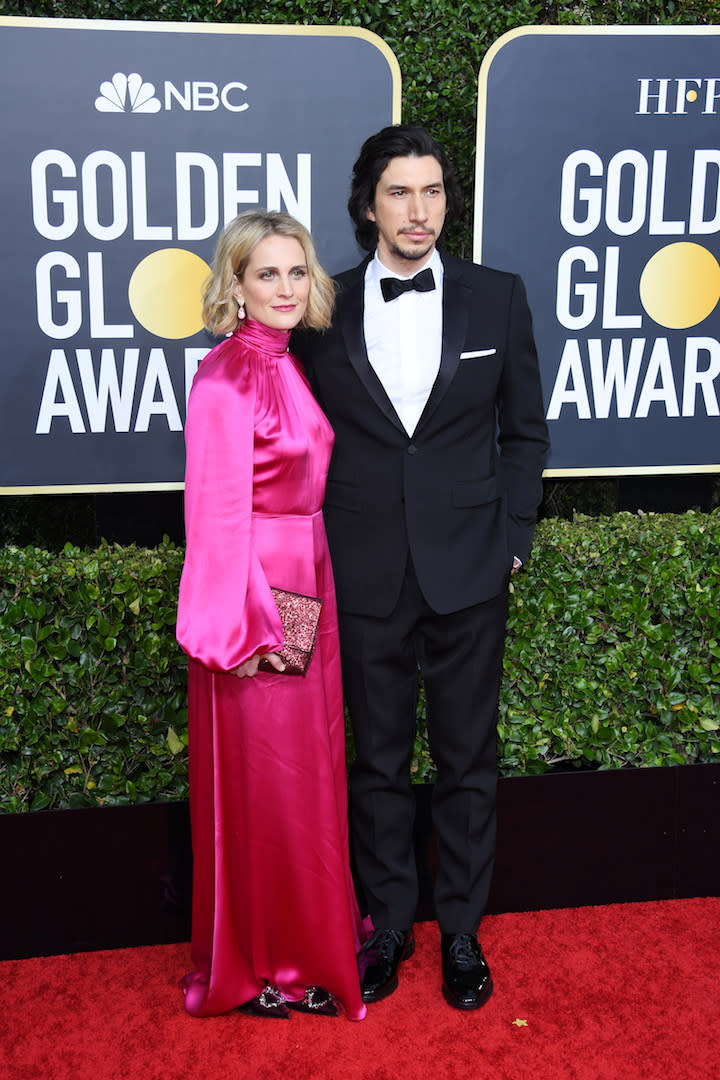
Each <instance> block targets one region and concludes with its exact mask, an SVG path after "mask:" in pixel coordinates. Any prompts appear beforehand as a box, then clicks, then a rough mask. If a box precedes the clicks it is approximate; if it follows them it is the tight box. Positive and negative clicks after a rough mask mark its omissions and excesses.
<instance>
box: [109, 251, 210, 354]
mask: <svg viewBox="0 0 720 1080" xmlns="http://www.w3.org/2000/svg"><path fill="white" fill-rule="evenodd" d="M209 274H210V267H209V266H208V264H207V263H206V262H205V260H204V259H201V258H200V256H199V255H195V254H194V253H193V252H192V251H185V250H184V249H183V248H163V249H161V250H160V251H153V252H152V254H151V255H147V256H146V257H145V258H144V259H143V260H142V262H140V263H138V265H137V266H136V267H135V270H134V271H133V274H132V277H131V278H130V284H129V286H128V299H129V301H130V308H131V310H132V313H133V315H134V316H135V318H136V319H137V321H138V322H139V323H140V325H141V326H143V327H144V328H145V329H146V330H147V331H149V333H151V334H156V335H157V336H158V337H161V338H172V339H177V338H186V337H192V336H193V334H197V333H198V331H199V330H202V326H203V321H202V286H203V282H204V281H205V279H206V278H207V277H208V275H209Z"/></svg>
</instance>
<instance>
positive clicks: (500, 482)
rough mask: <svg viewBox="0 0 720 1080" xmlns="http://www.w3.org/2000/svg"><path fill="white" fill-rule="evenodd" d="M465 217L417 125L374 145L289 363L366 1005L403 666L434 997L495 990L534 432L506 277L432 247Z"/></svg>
mask: <svg viewBox="0 0 720 1080" xmlns="http://www.w3.org/2000/svg"><path fill="white" fill-rule="evenodd" d="M460 206H461V197H460V192H459V188H458V185H457V181H456V179H455V176H454V173H453V170H452V168H451V166H450V164H449V162H448V159H447V157H446V155H445V152H444V150H443V149H442V147H440V146H439V145H438V144H437V143H436V142H435V140H433V139H432V138H431V137H430V136H429V135H428V134H426V133H425V132H424V131H422V130H420V129H418V128H413V127H408V126H402V125H398V126H393V127H388V128H384V129H383V130H382V131H380V132H379V133H378V134H377V135H374V136H372V137H371V138H369V139H368V140H367V141H366V142H365V144H364V145H363V147H362V150H361V152H360V156H359V158H358V160H357V162H356V163H355V167H354V171H353V179H352V190H351V195H350V200H349V203H348V208H349V211H350V215H351V217H352V219H353V221H354V223H355V227H356V236H357V239H358V242H359V243H360V245H361V246H362V247H363V248H364V249H365V250H366V251H368V252H370V253H371V255H370V256H369V257H368V258H367V259H366V260H365V261H364V262H363V263H362V264H361V265H360V266H357V267H355V269H353V270H349V271H347V272H346V273H343V274H340V275H339V277H338V279H337V284H338V296H337V306H336V312H335V317H334V321H333V326H332V328H331V329H330V330H328V331H327V332H323V333H313V334H306V335H304V336H303V335H300V337H299V338H298V341H297V350H296V351H297V352H299V353H300V355H301V356H302V358H303V360H304V361H305V364H306V369H307V372H308V376H309V378H310V381H311V384H312V387H313V389H314V392H315V394H316V396H317V399H318V401H319V402H320V404H321V406H322V407H323V409H324V410H325V413H326V414H327V416H328V418H329V419H330V422H331V424H332V426H333V428H334V430H335V449H334V454H333V458H332V462H331V466H330V473H329V477H328V484H327V496H326V504H325V519H326V526H327V532H328V538H329V542H330V550H331V555H332V559H333V566H334V571H335V578H336V587H337V595H338V607H339V613H340V637H341V646H342V657H343V680H344V687H345V696H346V700H347V703H348V708H349V711H350V716H351V720H352V725H353V732H354V740H355V751H356V758H355V761H354V763H353V765H352V769H351V780H350V783H351V804H352V835H353V842H354V853H355V861H356V868H357V872H358V876H359V878H360V883H361V886H362V890H363V892H364V893H365V897H366V900H367V904H368V908H369V913H370V915H371V917H372V921H373V925H374V928H375V932H374V934H373V935H372V937H371V939H370V941H369V942H368V943H367V944H366V946H365V947H364V949H363V951H362V953H361V956H360V975H361V981H362V992H363V1000H364V1001H367V1002H373V1001H379V1000H381V999H382V998H384V997H386V996H387V995H388V994H389V993H391V992H392V991H393V990H394V989H395V987H396V986H397V983H398V969H399V965H400V963H401V961H403V960H405V959H407V958H408V957H409V956H410V955H411V954H412V952H413V948H414V943H413V934H412V924H413V919H414V914H415V909H416V906H417V899H418V896H417V880H416V869H415V862H414V854H413V841H412V832H413V817H414V799H413V794H412V789H411V783H410V762H411V758H412V753H413V742H414V737H415V727H416V698H417V687H418V669H419V670H420V671H421V673H422V677H423V682H424V687H425V693H426V700H427V706H428V712H427V726H428V733H429V740H430V748H431V752H432V756H433V759H434V762H435V764H436V766H437V782H436V784H435V788H434V798H433V823H434V825H435V829H436V833H437V845H438V871H437V879H436V884H435V907H436V913H437V918H438V922H439V924H440V930H441V932H442V937H441V941H442V946H441V958H442V975H443V985H442V989H443V993H444V996H445V998H446V1000H447V1001H448V1002H449V1003H450V1004H451V1005H453V1006H455V1007H456V1008H459V1009H475V1008H478V1007H479V1006H481V1005H482V1004H484V1002H485V1001H486V1000H487V998H488V997H489V995H490V992H491V990H492V981H491V977H490V972H489V969H488V966H487V963H486V961H485V958H484V957H483V953H482V950H481V948H480V945H479V943H478V939H477V930H478V925H479V923H480V919H481V916H482V914H483V910H484V907H485V903H486V900H487V896H488V891H489V887H490V877H491V872H492V864H493V855H494V837H495V793H496V783H497V778H496V774H497V764H496V745H495V736H496V722H497V702H498V693H499V687H500V679H501V673H502V659H503V647H504V639H505V623H506V617H507V597H508V583H509V579H510V574H511V572H512V571H513V567H514V568H515V569H517V568H519V567H520V566H521V565H522V563H523V561H524V560H525V559H527V557H528V554H529V550H530V543H531V537H532V533H533V528H534V524H535V519H536V511H537V506H538V504H539V502H540V499H541V496H542V482H541V475H542V468H543V461H544V457H545V453H546V449H547V429H546V425H545V420H544V410H543V402H542V394H541V387H540V376H539V372H538V363H537V355H536V351H535V345H534V341H533V334H532V325H531V317H530V312H529V309H528V305H527V302H526V299H525V292H524V289H523V285H522V282H521V281H520V279H519V278H518V277H516V276H515V275H513V274H508V273H502V272H500V271H496V270H491V269H488V268H486V267H482V266H477V265H474V264H472V263H470V262H466V261H463V260H459V259H456V258H452V257H450V256H448V255H445V254H442V255H441V254H440V253H439V251H438V249H437V242H438V239H439V238H440V234H441V232H442V230H443V228H444V226H445V225H446V224H447V222H448V220H449V219H450V218H451V217H453V216H454V215H455V214H456V213H457V212H458V210H459V209H460ZM372 253H374V254H372Z"/></svg>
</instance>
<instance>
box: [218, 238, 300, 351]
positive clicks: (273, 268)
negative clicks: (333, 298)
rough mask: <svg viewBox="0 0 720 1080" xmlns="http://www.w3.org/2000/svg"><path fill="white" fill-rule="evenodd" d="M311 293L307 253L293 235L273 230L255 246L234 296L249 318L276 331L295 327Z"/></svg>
mask: <svg viewBox="0 0 720 1080" xmlns="http://www.w3.org/2000/svg"><path fill="white" fill-rule="evenodd" d="M309 294H310V277H309V274H308V268H307V262H306V260H305V252H304V251H303V248H302V244H301V243H300V241H299V240H296V239H295V237H294V236H279V235H277V234H276V233H271V234H270V236H266V237H265V238H264V240H261V241H260V243H259V244H257V245H256V246H255V248H254V249H253V251H252V254H251V256H250V260H249V262H248V264H247V266H246V268H245V273H244V274H243V276H242V279H241V280H238V279H237V278H235V284H234V286H233V296H234V297H235V299H236V300H237V301H238V303H239V304H244V305H245V311H246V313H247V315H248V318H250V319H255V321H256V322H260V323H264V324H265V326H271V327H272V328H273V329H274V330H292V328H293V327H294V326H297V324H298V323H299V322H300V320H301V319H302V317H303V315H304V314H305V309H306V308H307V302H308V296H309Z"/></svg>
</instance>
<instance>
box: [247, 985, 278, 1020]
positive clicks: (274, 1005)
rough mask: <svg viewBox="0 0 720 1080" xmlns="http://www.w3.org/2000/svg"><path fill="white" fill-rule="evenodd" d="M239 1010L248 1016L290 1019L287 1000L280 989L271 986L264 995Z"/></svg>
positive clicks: (253, 999)
mask: <svg viewBox="0 0 720 1080" xmlns="http://www.w3.org/2000/svg"><path fill="white" fill-rule="evenodd" d="M239 1009H240V1012H242V1013H245V1015H246V1016H270V1017H275V1018H276V1019H278V1020H289V1019H290V1013H289V1012H288V1007H287V1002H286V1001H285V998H284V997H283V996H282V994H281V993H280V991H279V990H278V989H276V988H275V987H274V986H270V985H269V984H268V986H266V987H265V989H264V990H263V991H262V993H260V994H258V996H257V997H254V998H251V999H250V1001H246V1002H245V1003H244V1004H243V1005H240V1006H239Z"/></svg>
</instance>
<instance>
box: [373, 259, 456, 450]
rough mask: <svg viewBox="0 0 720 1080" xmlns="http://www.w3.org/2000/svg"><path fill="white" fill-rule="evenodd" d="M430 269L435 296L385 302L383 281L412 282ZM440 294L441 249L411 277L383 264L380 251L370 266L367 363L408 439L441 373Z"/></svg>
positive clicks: (407, 294)
mask: <svg viewBox="0 0 720 1080" xmlns="http://www.w3.org/2000/svg"><path fill="white" fill-rule="evenodd" d="M426 267H430V269H431V270H432V272H433V277H434V279H435V288H434V289H433V290H432V292H424V293H419V292H416V291H412V292H405V293H402V295H401V296H397V297H396V298H395V299H394V300H388V301H387V302H386V301H385V300H383V295H382V292H381V291H380V278H383V277H400V278H401V280H409V278H410V277H415V274H416V273H419V272H420V271H421V270H424V269H425V268H426ZM442 296H443V264H442V259H441V258H440V256H439V255H438V253H437V251H433V253H432V255H431V256H430V258H429V259H428V260H427V262H425V263H422V264H419V265H418V266H417V267H416V269H415V270H414V271H413V273H412V274H410V275H409V276H408V278H407V279H405V278H402V276H401V275H400V274H395V273H393V271H392V270H388V269H387V267H385V266H383V264H382V263H381V262H380V260H379V258H378V255H377V252H375V258H374V259H372V260H371V262H369V263H368V266H367V269H366V271H365V314H364V321H363V329H364V332H365V345H366V347H367V354H368V360H369V361H370V364H371V366H372V368H373V370H374V371H375V374H376V375H377V377H378V378H379V379H380V382H381V383H382V384H383V387H384V389H385V393H386V394H387V396H388V397H389V398H390V401H391V402H392V404H393V407H394V409H395V412H396V413H397V414H398V416H399V417H400V420H401V422H402V425H403V427H404V428H405V430H406V431H407V433H408V435H412V433H413V432H414V430H415V428H416V427H417V422H418V420H419V419H420V416H421V415H422V411H423V409H424V408H425V403H426V402H427V399H428V397H429V396H430V391H431V390H432V387H433V383H434V382H435V379H436V378H437V373H438V371H439V369H440V355H441V352H442Z"/></svg>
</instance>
